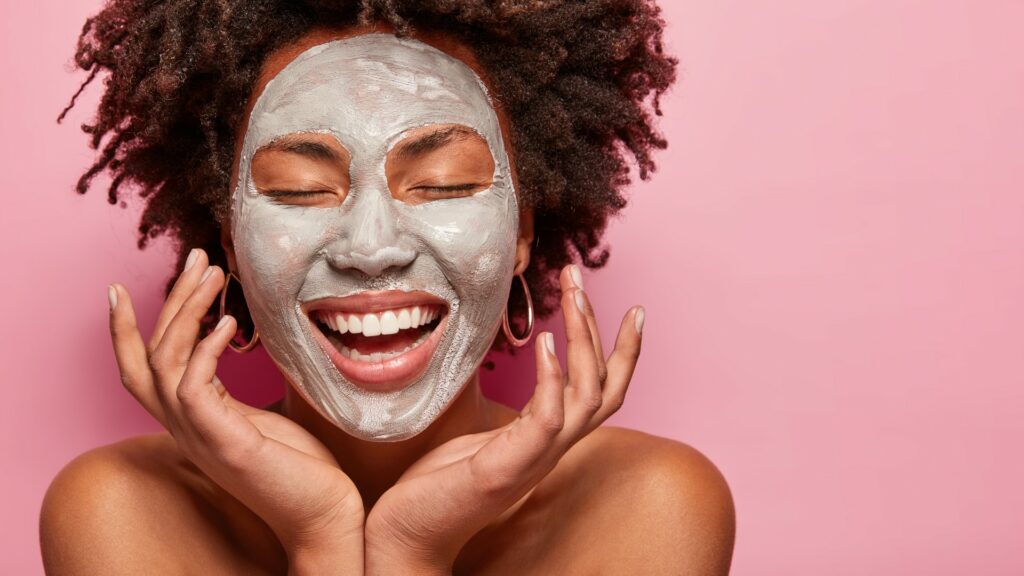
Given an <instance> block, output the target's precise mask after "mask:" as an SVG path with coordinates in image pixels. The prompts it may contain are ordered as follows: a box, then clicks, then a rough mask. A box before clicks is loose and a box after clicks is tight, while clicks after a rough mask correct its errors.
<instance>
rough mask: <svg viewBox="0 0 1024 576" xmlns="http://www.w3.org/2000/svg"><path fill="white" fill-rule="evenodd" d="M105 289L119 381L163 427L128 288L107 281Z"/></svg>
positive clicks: (162, 413)
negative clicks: (107, 295) (108, 284)
mask: <svg viewBox="0 0 1024 576" xmlns="http://www.w3.org/2000/svg"><path fill="white" fill-rule="evenodd" d="M108 290H109V299H110V338H111V340H112V341H113V345H114V356H115V358H117V367H118V370H120V372H121V383H122V384H123V385H124V387H125V389H127V390H128V392H129V393H131V395H132V396H134V397H135V399H136V400H138V402H139V404H142V407H143V408H145V409H146V411H147V412H149V413H150V414H152V415H153V417H154V418H156V419H157V420H158V421H159V422H160V423H161V424H163V425H164V426H165V427H166V426H167V418H166V415H165V414H164V409H163V406H162V405H161V403H160V398H159V397H158V396H157V393H156V388H155V386H154V382H153V374H152V372H150V368H149V358H148V352H147V350H146V345H145V344H144V343H143V341H142V335H141V334H140V333H139V328H138V325H137V323H136V319H135V309H134V307H133V306H132V300H131V297H130V296H129V295H128V290H127V289H125V288H124V287H123V286H121V285H119V284H111V285H110V286H109V287H108Z"/></svg>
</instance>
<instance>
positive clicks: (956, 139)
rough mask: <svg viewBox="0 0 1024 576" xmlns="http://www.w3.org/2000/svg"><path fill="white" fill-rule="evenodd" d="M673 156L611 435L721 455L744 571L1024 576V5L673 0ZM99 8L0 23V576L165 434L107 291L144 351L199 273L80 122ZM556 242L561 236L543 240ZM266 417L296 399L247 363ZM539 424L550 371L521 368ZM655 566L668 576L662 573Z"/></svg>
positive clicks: (241, 359) (635, 215) (631, 228)
mask: <svg viewBox="0 0 1024 576" xmlns="http://www.w3.org/2000/svg"><path fill="white" fill-rule="evenodd" d="M662 3H663V4H664V8H665V15H666V17H667V19H668V21H669V25H670V27H669V31H668V37H667V44H668V47H669V49H670V50H671V51H672V52H673V53H675V54H676V55H678V56H679V57H680V59H681V61H682V66H681V68H680V82H679V84H678V85H677V87H676V89H675V91H674V92H673V93H672V94H671V95H670V96H669V97H667V98H666V99H665V101H664V109H665V114H666V116H665V118H664V120H663V122H662V124H661V126H662V128H663V129H664V131H665V132H666V134H667V136H668V139H669V141H670V143H671V145H670V148H669V150H668V151H667V152H665V153H663V154H661V155H660V157H659V160H660V166H661V169H660V171H659V172H658V174H657V175H656V176H655V179H654V180H653V181H652V182H650V183H644V184H638V185H636V186H634V187H633V190H632V194H631V197H632V204H631V206H630V207H629V208H628V209H627V211H626V212H625V217H624V218H623V219H620V220H618V221H616V222H614V223H613V225H612V226H611V229H610V232H609V234H608V237H607V238H608V241H609V243H610V245H611V247H612V258H611V261H610V263H609V265H608V266H607V267H606V268H605V269H604V270H602V271H600V272H598V273H587V274H585V280H586V286H587V289H588V291H589V293H590V294H591V298H592V299H593V301H594V303H595V307H596V310H597V313H598V315H599V318H600V322H601V325H602V327H603V331H604V333H605V334H606V340H610V339H611V334H612V333H613V330H614V328H615V326H616V325H617V322H618V318H619V317H620V315H621V314H622V312H623V311H625V310H626V308H627V307H628V306H630V305H631V304H634V303H642V304H644V305H646V306H647V310H648V313H647V318H648V320H647V329H646V331H645V338H644V340H645V342H644V351H643V354H642V357H641V361H640V366H639V368H638V370H637V373H636V376H635V378H634V381H633V384H632V387H631V389H630V393H629V395H628V397H627V399H626V403H625V406H624V407H623V408H622V410H621V412H620V413H619V414H618V415H617V416H616V417H615V418H614V420H613V423H614V424H617V425H622V426H630V427H635V428H639V429H641V430H644V431H647V432H650V433H653V434H659V435H664V436H668V437H671V438H676V439H678V440H681V441H684V442H687V443H689V444H692V445H693V446H695V447H697V448H698V449H700V450H701V451H703V452H704V453H705V454H707V455H708V456H709V457H710V458H711V459H712V460H713V461H714V462H715V463H716V464H717V465H718V467H719V468H720V469H721V470H722V471H723V473H724V474H725V476H726V478H727V479H728V480H729V483H730V485H731V487H732V490H733V494H734V497H735V500H736V506H737V510H738V535H737V541H736V553H735V560H734V571H733V573H734V574H738V575H762V574H763V575H775V574H778V575H790V576H801V575H822V574H828V575H833V576H842V575H851V576H852V575H862V574H922V575H923V574H927V575H933V576H934V575H953V574H972V575H973V574H985V575H1016V574H1024V552H1022V550H1024V491H1022V490H1021V486H1024V450H1022V443H1024V442H1022V439H1024V418H1022V416H1024V414H1022V412H1024V58H1022V56H1021V55H1022V54H1024V36H1022V35H1021V34H1020V27H1021V23H1022V22H1024V3H1022V2H1020V1H1019V0H916V1H910V0H870V1H869V0H862V1H837V0H831V1H821V0H783V1H778V2H764V1H755V0H747V1H739V0H717V1H715V2H698V1H693V0H663V2H662ZM99 6H100V2H99V1H98V0H73V1H72V0H59V1H58V0H45V1H39V2H13V1H6V2H4V3H3V6H2V8H0V70H2V72H3V75H4V79H3V82H2V83H0V158H2V162H3V165H2V170H0V191H2V194H3V199H2V204H0V234H2V238H0V240H2V241H0V246H2V250H3V253H2V256H3V259H2V263H3V264H2V266H3V282H2V284H0V296H2V297H0V354H2V357H0V371H2V372H0V377H2V380H0V383H2V386H3V400H2V411H3V412H2V418H0V427H2V428H0V448H2V472H0V488H2V494H3V502H2V506H0V510H2V513H0V542H2V543H3V544H2V546H3V552H2V555H0V573H3V574H19V575H20V574H37V573H40V572H41V571H42V565H41V562H40V560H39V549H38V543H37V516H38V510H39V505H40V502H41V499H42V496H43V494H44V491H45V489H46V487H47V485H48V483H49V481H50V479H51V478H52V477H53V476H54V474H56V473H57V471H58V470H59V469H60V468H61V466H63V465H64V464H65V463H66V462H67V461H69V460H70V459H71V458H73V457H74V456H75V455H77V454H79V453H81V452H83V451H85V450H88V449H89V448H92V447H94V446H97V445H100V444H105V443H110V442H114V441H117V440H119V439H122V438H125V437H127V436H131V435H134V434H139V433H144V432H152V431H155V430H157V429H158V428H157V425H156V424H155V423H154V422H152V421H151V419H150V418H149V417H148V415H146V414H145V413H144V412H143V410H142V409H141V408H140V407H139V406H137V405H136V404H135V402H134V401H133V400H132V399H131V398H130V397H129V396H128V394H127V393H125V392H124V391H123V390H122V389H121V387H120V384H119V381H118V377H117V373H116V371H115V365H114V361H113V358H112V354H111V352H110V346H109V342H108V337H107V296H106V286H107V284H108V283H109V282H111V281H115V280H116V281H120V282H122V283H124V284H125V285H126V286H127V287H128V288H129V289H130V290H131V291H132V293H133V294H134V296H135V298H136V301H137V304H138V308H139V311H140V319H141V321H142V324H143V325H144V326H149V325H151V322H152V321H153V319H154V318H155V315H156V313H157V311H158V310H159V307H160V305H161V303H162V298H161V287H162V285H163V283H164V281H165V280H166V278H168V277H169V275H170V274H171V273H172V269H171V259H170V251H169V249H168V247H167V245H166V244H157V245H155V246H154V247H153V248H151V249H149V250H147V251H144V252H140V251H138V250H137V249H136V248H135V232H134V229H135V218H136V210H135V209H129V210H122V209H119V208H114V207H111V206H109V205H108V204H107V203H106V199H105V190H104V189H103V187H102V182H100V183H98V184H99V185H98V186H97V187H96V188H95V189H94V190H93V192H91V193H90V194H88V195H86V196H78V195H76V194H75V193H74V192H73V190H72V186H73V184H74V182H75V179H76V178H77V176H78V175H79V173H80V172H81V171H82V170H83V169H84V168H85V167H86V166H87V165H88V162H89V161H90V159H91V158H92V154H93V153H92V151H90V150H89V149H88V148H87V146H86V137H85V136H84V135H83V134H81V133H80V132H79V130H78V125H79V124H81V123H82V122H83V121H86V120H88V119H89V118H91V112H92V109H93V106H94V104H95V102H96V99H97V96H98V94H99V85H98V84H97V85H95V86H93V87H92V88H91V89H90V90H89V91H88V92H87V93H86V95H85V96H84V98H83V100H82V102H81V105H80V106H79V107H78V108H77V109H76V110H75V111H74V112H72V113H71V115H70V116H69V118H68V120H67V122H66V123H65V124H64V125H62V126H58V125H57V124H55V123H54V119H55V117H56V116H57V114H58V113H59V112H60V110H61V109H62V107H63V106H64V104H65V103H66V101H67V99H68V97H69V96H70V95H71V94H72V93H73V92H74V90H75V89H76V87H77V85H78V83H79V82H80V80H81V79H82V77H83V76H82V74H70V73H69V72H68V62H69V59H70V57H71V55H72V53H73V49H74V42H75V39H76V37H77V35H78V32H79V30H80V29H81V26H82V23H83V22H84V20H85V18H86V17H87V16H88V15H90V14H92V13H93V12H94V11H96V10H97V9H98V8H99ZM540 233H541V234H543V231H540ZM224 364H225V366H224V369H223V371H222V374H223V375H224V379H225V380H226V381H227V383H228V385H229V387H230V388H231V389H232V390H233V391H235V392H236V394H238V395H239V396H240V397H242V398H243V399H246V400H249V401H252V402H262V401H266V400H269V399H272V398H273V397H274V396H275V395H276V394H279V392H280V388H279V387H278V386H279V383H278V382H277V381H276V379H275V378H273V377H272V371H271V369H270V364H269V362H268V361H267V360H266V358H265V357H264V356H262V353H258V354H253V355H250V356H237V357H236V356H234V355H231V354H228V357H227V360H226V361H225V362H224ZM497 364H498V368H499V371H502V372H504V373H505V374H508V376H506V377H502V378H500V379H499V378H497V377H496V375H495V373H487V374H486V375H485V379H486V386H487V390H488V391H489V393H490V394H492V395H495V396H498V397H500V398H504V399H506V400H508V401H509V402H511V403H521V402H523V401H524V400H525V398H526V396H527V395H528V394H529V391H530V386H531V384H532V383H531V382H529V374H530V373H531V372H532V353H529V352H527V353H525V354H521V355H519V356H518V357H517V358H515V359H514V360H511V361H509V360H504V359H498V360H497ZM651 553H653V554H656V553H657V551H656V550H652V551H651Z"/></svg>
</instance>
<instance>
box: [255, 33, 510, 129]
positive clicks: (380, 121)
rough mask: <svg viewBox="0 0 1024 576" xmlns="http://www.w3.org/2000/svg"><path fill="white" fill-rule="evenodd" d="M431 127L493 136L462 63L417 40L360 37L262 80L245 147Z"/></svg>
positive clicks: (478, 90)
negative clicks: (460, 127) (293, 137)
mask: <svg viewBox="0 0 1024 576" xmlns="http://www.w3.org/2000/svg"><path fill="white" fill-rule="evenodd" d="M436 123H448V124H464V125H467V126H470V127H472V128H474V129H475V130H476V131H477V132H479V133H481V134H482V135H484V137H485V138H486V139H488V140H490V139H491V138H490V137H489V136H490V135H493V134H497V133H499V129H498V120H497V117H496V114H495V112H494V109H493V107H492V104H491V101H490V98H489V97H488V94H487V91H486V88H485V87H484V84H483V82H482V81H481V80H480V78H479V77H478V76H477V75H476V74H475V73H474V72H473V70H472V69H470V68H469V67H468V66H467V65H466V64H465V63H463V62H462V61H460V60H458V59H456V58H454V57H452V56H449V55H448V54H446V53H444V52H442V51H440V50H438V49H437V48H434V47H432V46H430V45H428V44H425V43H423V42H420V41H418V40H413V39H408V38H398V37H396V36H394V35H392V34H365V35H360V36H355V37H351V38H345V39H340V40H333V41H330V42H326V43H323V44H318V45H316V46H313V47H311V48H308V49H307V50H305V51H304V52H302V53H300V54H299V55H298V56H296V57H295V58H294V59H293V60H292V61H291V62H289V63H288V64H287V65H286V66H285V67H284V68H283V69H282V70H281V71H280V72H278V73H277V74H276V75H275V76H274V77H273V78H272V79H271V80H270V81H269V82H267V84H266V86H265V87H264V89H263V91H262V92H261V94H260V96H259V98H258V99H257V101H256V103H255V105H254V107H253V110H252V115H251V117H250V121H249V126H248V130H247V132H246V137H245V144H246V146H245V147H246V148H249V149H252V148H255V147H258V146H261V145H263V144H266V143H268V142H270V141H272V140H273V139H275V138H278V137H280V136H283V135H286V134H291V133H295V132H330V133H334V134H336V135H337V136H338V137H339V138H341V139H342V142H343V143H345V144H346V145H352V144H353V143H354V141H356V140H359V141H364V142H365V141H366V140H367V139H368V138H369V139H371V140H375V141H379V140H390V139H393V138H394V137H395V136H397V135H398V134H399V133H401V132H402V131H404V130H407V129H409V128H413V127H416V126H423V125H427V124H436ZM377 143H378V144H379V142H377ZM490 143H491V144H495V143H494V142H490Z"/></svg>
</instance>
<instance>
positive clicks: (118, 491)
mask: <svg viewBox="0 0 1024 576" xmlns="http://www.w3.org/2000/svg"><path fill="white" fill-rule="evenodd" d="M239 512H241V514H244V512H242V511H240V510H237V509H236V508H234V507H233V506H232V505H231V502H230V501H228V500H226V499H225V498H224V494H223V493H222V491H220V490H219V488H217V487H215V486H214V485H213V484H212V483H211V482H210V481H209V480H208V479H207V478H205V476H204V475H202V474H201V473H200V472H199V471H198V470H197V469H196V468H195V467H194V466H193V465H192V464H191V463H190V462H188V460H187V459H185V457H184V456H183V455H182V454H181V453H180V451H179V450H178V448H177V445H176V443H175V442H174V439H173V438H171V436H170V435H169V434H167V433H161V434H152V435H146V436H139V437H135V438H130V439H128V440H124V441H121V442H118V443H115V444H110V445H107V446H103V447H100V448H96V449H93V450H90V451H89V452H86V453H84V454H82V455H81V456H79V457H77V458H75V459H74V460H72V461H71V462H70V463H69V464H68V465H67V466H65V467H64V468H63V469H62V470H61V471H60V473H59V474H57V476H56V477H55V478H54V480H53V482H52V483H51V484H50V487H49V489H48V490H47V492H46V496H45V498H44V500H43V506H42V511H41V514H40V521H39V531H40V543H41V546H42V553H43V563H44V566H45V569H46V573H47V574H50V575H51V576H52V575H59V574H85V575H87V574H142V573H146V574H170V573H185V572H189V567H192V566H196V565H197V564H199V565H205V566H206V567H207V568H208V569H207V570H206V573H217V572H218V571H219V570H217V568H218V567H224V568H227V567H229V566H235V567H237V565H236V564H235V562H236V559H235V556H236V555H237V551H236V550H235V547H234V546H232V544H231V542H230V541H229V540H230V538H228V537H226V536H225V533H226V532H228V533H230V532H229V530H228V529H230V528H231V527H233V526H237V525H239V520H240V519H242V525H244V516H240V515H239ZM200 563H201V564H200Z"/></svg>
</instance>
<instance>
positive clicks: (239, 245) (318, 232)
mask: <svg viewBox="0 0 1024 576" xmlns="http://www.w3.org/2000/svg"><path fill="white" fill-rule="evenodd" d="M309 211H310V209H286V208H283V207H280V206H273V205H268V204H266V203H260V202H258V200H257V201H254V202H252V203H251V204H250V205H248V206H244V205H243V209H242V210H241V214H243V216H242V217H240V218H239V220H238V224H237V226H236V240H235V248H236V252H237V254H238V260H239V266H240V267H241V268H243V273H246V272H248V273H249V274H250V275H251V277H252V278H251V280H253V281H254V282H252V284H255V285H256V286H257V289H258V290H259V291H261V292H265V293H267V292H272V293H279V292H280V293H284V294H282V295H294V291H295V290H296V289H297V286H298V285H300V284H301V281H302V279H303V278H304V277H305V273H306V271H307V270H308V268H309V266H310V263H311V262H312V259H313V258H314V257H315V255H316V253H317V251H318V250H319V247H320V246H321V245H322V244H323V238H324V234H325V228H324V227H323V226H322V223H321V222H319V220H321V219H322V218H317V217H316V215H315V214H303V213H304V212H309Z"/></svg>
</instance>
